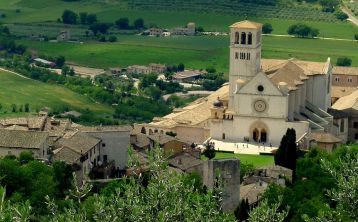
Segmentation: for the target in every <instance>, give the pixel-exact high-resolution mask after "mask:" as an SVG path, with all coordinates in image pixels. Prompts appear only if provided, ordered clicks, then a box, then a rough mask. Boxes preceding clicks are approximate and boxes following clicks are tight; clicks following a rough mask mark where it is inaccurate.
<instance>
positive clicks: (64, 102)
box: [0, 71, 112, 117]
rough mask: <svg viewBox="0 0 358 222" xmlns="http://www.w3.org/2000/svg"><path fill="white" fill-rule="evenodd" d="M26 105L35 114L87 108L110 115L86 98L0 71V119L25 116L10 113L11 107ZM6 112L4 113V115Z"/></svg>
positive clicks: (104, 108) (107, 109) (67, 90)
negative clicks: (46, 108) (64, 108)
mask: <svg viewBox="0 0 358 222" xmlns="http://www.w3.org/2000/svg"><path fill="white" fill-rule="evenodd" d="M26 103H28V104H29V105H30V112H36V111H38V110H39V109H41V108H43V107H50V108H53V109H61V108H62V107H64V106H67V107H69V108H72V109H75V110H82V109H86V108H89V109H90V110H92V111H94V112H96V113H111V112H112V109H111V108H110V107H107V106H104V105H100V104H97V103H94V102H92V101H90V100H89V99H88V98H87V97H85V96H82V95H79V94H77V93H74V92H73V91H71V90H69V89H66V88H63V87H61V86H57V85H51V84H46V83H42V82H39V81H35V80H31V79H26V78H23V77H20V76H17V75H14V74H12V73H9V72H4V71H0V104H1V105H2V109H1V110H0V117H4V116H14V115H16V116H19V115H27V114H26V113H12V112H11V105H12V104H15V105H16V106H17V109H19V108H20V106H22V105H25V104H26ZM4 112H6V113H4Z"/></svg>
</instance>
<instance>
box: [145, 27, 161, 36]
mask: <svg viewBox="0 0 358 222" xmlns="http://www.w3.org/2000/svg"><path fill="white" fill-rule="evenodd" d="M163 32H164V29H161V28H150V29H149V30H148V33H149V35H151V36H162V35H163Z"/></svg>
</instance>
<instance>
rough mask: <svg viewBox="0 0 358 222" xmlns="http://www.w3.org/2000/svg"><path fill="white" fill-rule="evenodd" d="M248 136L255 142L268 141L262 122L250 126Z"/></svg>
mask: <svg viewBox="0 0 358 222" xmlns="http://www.w3.org/2000/svg"><path fill="white" fill-rule="evenodd" d="M249 134H250V137H251V138H252V139H253V140H254V141H255V142H262V143H266V142H267V141H268V140H269V137H268V136H269V133H268V127H267V125H266V124H265V123H264V122H262V121H256V122H254V123H253V124H251V126H250V131H249Z"/></svg>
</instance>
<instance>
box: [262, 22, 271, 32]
mask: <svg viewBox="0 0 358 222" xmlns="http://www.w3.org/2000/svg"><path fill="white" fill-rule="evenodd" d="M272 31H273V28H272V25H271V24H270V23H265V24H264V25H263V26H262V33H264V34H271V33H272Z"/></svg>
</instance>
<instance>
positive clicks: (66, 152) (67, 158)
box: [53, 147, 81, 164]
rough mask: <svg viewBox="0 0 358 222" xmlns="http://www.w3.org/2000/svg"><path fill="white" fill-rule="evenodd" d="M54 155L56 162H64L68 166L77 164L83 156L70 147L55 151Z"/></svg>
mask: <svg viewBox="0 0 358 222" xmlns="http://www.w3.org/2000/svg"><path fill="white" fill-rule="evenodd" d="M53 153H54V159H55V160H59V161H64V162H66V163H68V164H72V163H75V162H76V161H77V160H78V159H79V158H80V157H81V154H79V153H77V152H75V151H74V150H72V149H70V148H68V147H61V148H59V149H56V150H54V151H53Z"/></svg>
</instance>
